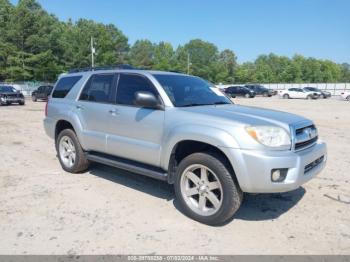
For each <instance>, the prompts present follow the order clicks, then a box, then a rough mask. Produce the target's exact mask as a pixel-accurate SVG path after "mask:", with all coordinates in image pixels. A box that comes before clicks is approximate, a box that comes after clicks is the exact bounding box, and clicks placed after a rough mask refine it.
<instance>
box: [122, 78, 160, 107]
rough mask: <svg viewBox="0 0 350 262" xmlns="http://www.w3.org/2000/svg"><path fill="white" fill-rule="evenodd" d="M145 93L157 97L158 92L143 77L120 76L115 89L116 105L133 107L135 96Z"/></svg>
mask: <svg viewBox="0 0 350 262" xmlns="http://www.w3.org/2000/svg"><path fill="white" fill-rule="evenodd" d="M139 91H146V92H150V93H152V94H153V95H154V96H155V97H158V92H157V91H156V89H155V88H154V87H153V85H152V84H151V82H150V81H149V80H148V79H146V78H145V77H143V76H139V75H132V74H130V75H127V74H121V75H120V78H119V83H118V88H117V103H118V104H121V105H135V103H134V100H135V94H136V92H139Z"/></svg>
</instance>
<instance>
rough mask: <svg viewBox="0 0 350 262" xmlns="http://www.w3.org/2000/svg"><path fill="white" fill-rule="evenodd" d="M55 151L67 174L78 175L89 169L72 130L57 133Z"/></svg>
mask: <svg viewBox="0 0 350 262" xmlns="http://www.w3.org/2000/svg"><path fill="white" fill-rule="evenodd" d="M56 151H57V155H58V159H59V161H60V163H61V166H62V168H63V169H64V170H65V171H67V172H70V173H79V172H82V171H85V170H86V169H87V168H88V167H89V161H88V160H87V159H86V157H85V154H84V151H83V149H82V147H81V145H80V143H79V140H78V138H77V135H76V134H75V132H74V131H73V130H72V129H65V130H63V131H62V132H61V133H59V135H58V137H57V139H56Z"/></svg>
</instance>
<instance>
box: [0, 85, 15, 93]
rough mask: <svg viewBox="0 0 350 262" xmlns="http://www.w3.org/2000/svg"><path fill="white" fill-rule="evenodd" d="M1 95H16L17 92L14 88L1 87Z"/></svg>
mask: <svg viewBox="0 0 350 262" xmlns="http://www.w3.org/2000/svg"><path fill="white" fill-rule="evenodd" d="M0 92H1V93H16V92H17V90H16V89H15V88H14V87H12V86H0Z"/></svg>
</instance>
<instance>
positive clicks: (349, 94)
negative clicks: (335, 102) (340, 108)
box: [340, 92, 350, 101]
mask: <svg viewBox="0 0 350 262" xmlns="http://www.w3.org/2000/svg"><path fill="white" fill-rule="evenodd" d="M340 95H341V97H342V98H344V99H345V100H348V101H350V92H343V93H341V94H340Z"/></svg>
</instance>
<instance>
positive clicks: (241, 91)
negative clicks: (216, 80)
mask: <svg viewBox="0 0 350 262" xmlns="http://www.w3.org/2000/svg"><path fill="white" fill-rule="evenodd" d="M225 93H226V94H227V95H228V96H230V97H232V98H235V97H237V96H243V97H246V98H254V97H255V95H256V93H255V92H254V91H252V90H250V89H249V88H247V87H244V86H230V87H227V88H226V89H225Z"/></svg>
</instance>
